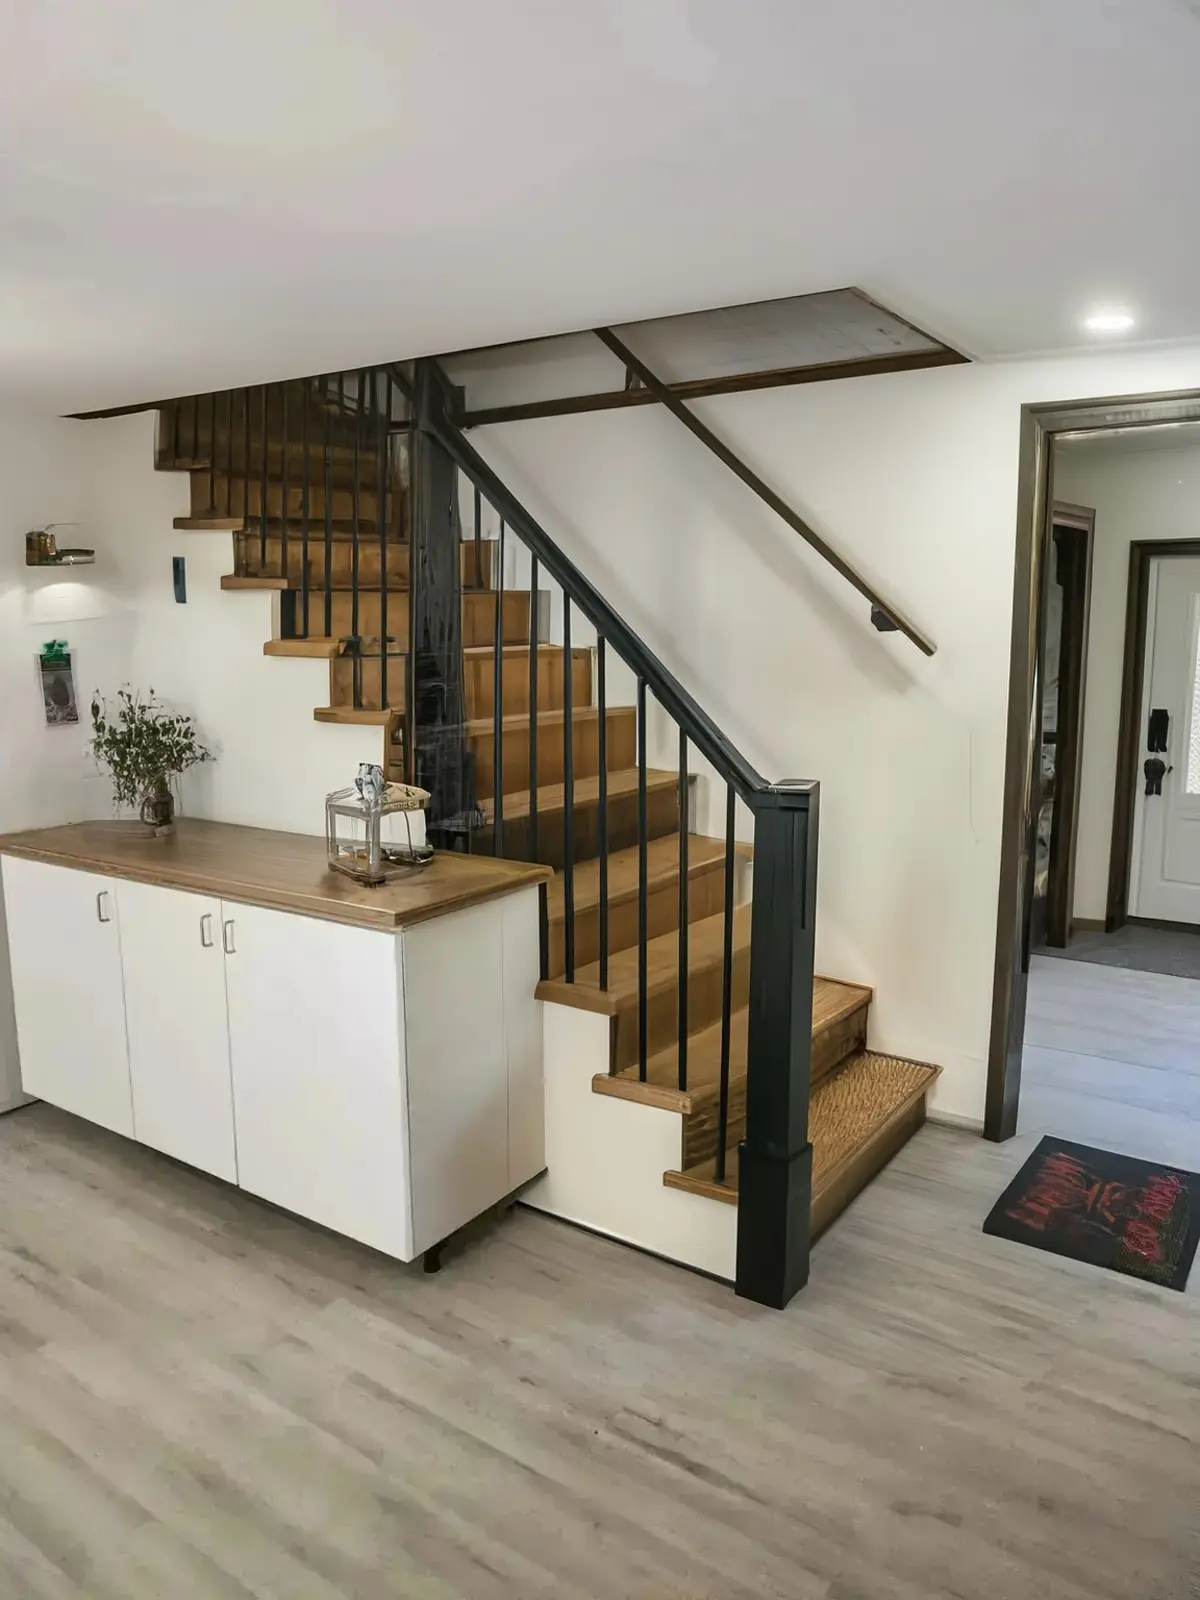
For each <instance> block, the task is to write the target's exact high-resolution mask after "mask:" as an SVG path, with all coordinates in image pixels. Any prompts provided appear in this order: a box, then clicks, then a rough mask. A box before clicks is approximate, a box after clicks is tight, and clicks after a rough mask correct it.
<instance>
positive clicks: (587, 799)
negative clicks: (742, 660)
mask: <svg viewBox="0 0 1200 1600" xmlns="http://www.w3.org/2000/svg"><path fill="white" fill-rule="evenodd" d="M488 720H490V719H488ZM523 720H524V719H523ZM678 782H679V774H678V773H677V772H664V771H661V770H660V769H658V768H657V767H648V768H647V769H646V793H647V794H650V793H651V792H655V791H658V790H660V789H673V788H674V787H675V786H676V785H677V784H678ZM637 786H638V775H637V768H636V767H630V768H629V769H628V770H624V769H621V770H618V771H616V772H610V773H609V774H608V798H609V799H610V800H614V799H622V798H624V797H625V796H626V795H631V794H633V795H635V794H636V793H637ZM573 788H574V792H575V793H574V799H575V805H576V807H579V806H589V805H595V804H596V803H597V801H598V800H599V798H600V778H599V776H598V775H597V776H593V777H590V778H576V779H575V782H574V785H573ZM565 789H566V786H565V785H564V784H561V783H544V784H541V785H540V786H539V788H538V790H537V807H538V815H539V816H548V815H552V814H553V813H554V812H557V811H562V810H563V809H564V808H565V805H566V793H565ZM493 804H494V802H493V800H492V798H491V796H489V797H488V798H487V799H486V800H481V801H480V802H479V806H480V810H481V811H482V812H483V814H484V817H485V818H486V820H487V821H488V822H489V823H490V822H491V821H492V818H493ZM529 810H530V807H529V790H528V789H514V790H513V792H512V793H511V794H506V795H505V796H504V821H505V822H506V823H509V822H518V821H521V820H522V819H523V818H525V817H527V816H528V815H529ZM577 867H578V864H577Z"/></svg>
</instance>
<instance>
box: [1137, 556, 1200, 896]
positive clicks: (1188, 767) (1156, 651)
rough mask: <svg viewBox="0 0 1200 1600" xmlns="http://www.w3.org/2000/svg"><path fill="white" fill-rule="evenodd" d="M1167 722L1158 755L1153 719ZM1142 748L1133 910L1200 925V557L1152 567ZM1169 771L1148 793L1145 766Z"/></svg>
mask: <svg viewBox="0 0 1200 1600" xmlns="http://www.w3.org/2000/svg"><path fill="white" fill-rule="evenodd" d="M1164 712H1165V713H1166V717H1167V719H1169V720H1168V722H1167V724H1166V726H1167V734H1166V744H1167V748H1166V749H1165V750H1161V751H1152V750H1151V748H1150V744H1151V738H1150V734H1151V726H1152V722H1151V719H1152V716H1154V715H1155V714H1156V713H1157V717H1156V719H1155V720H1156V723H1157V724H1158V725H1159V726H1160V727H1161V725H1162V722H1163V717H1162V714H1163V713H1164ZM1140 731H1141V744H1140V747H1139V748H1140V751H1141V754H1140V756H1139V761H1138V775H1137V798H1136V801H1135V807H1134V860H1133V873H1132V882H1133V885H1134V895H1133V897H1132V901H1133V903H1132V904H1131V905H1130V907H1129V909H1130V912H1131V913H1132V914H1133V915H1134V916H1138V917H1152V918H1155V919H1159V920H1162V921H1165V922H1196V923H1200V558H1196V557H1179V556H1163V557H1160V558H1159V559H1158V560H1156V561H1155V562H1154V563H1153V565H1152V567H1151V570H1150V586H1149V604H1148V615H1147V618H1146V661H1145V668H1144V673H1143V692H1142V706H1141V729H1140ZM1147 760H1158V761H1161V762H1163V763H1164V764H1165V766H1166V768H1167V771H1166V772H1165V773H1164V774H1163V776H1162V793H1161V794H1150V795H1148V794H1147V793H1146V778H1145V775H1144V771H1143V763H1144V762H1146V761H1147Z"/></svg>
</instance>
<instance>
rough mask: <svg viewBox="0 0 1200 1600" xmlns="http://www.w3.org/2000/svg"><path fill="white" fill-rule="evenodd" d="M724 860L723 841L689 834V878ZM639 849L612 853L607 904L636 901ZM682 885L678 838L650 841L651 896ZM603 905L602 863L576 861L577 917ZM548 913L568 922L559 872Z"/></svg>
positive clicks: (548, 887) (670, 836) (550, 917)
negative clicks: (670, 887)
mask: <svg viewBox="0 0 1200 1600" xmlns="http://www.w3.org/2000/svg"><path fill="white" fill-rule="evenodd" d="M747 849H748V847H747V846H742V847H741V850H740V851H738V850H737V849H736V848H735V854H738V855H740V854H741V853H742V852H744V851H746V850H747ZM724 859H725V841H724V839H709V838H706V837H705V836H704V835H702V834H698V833H690V834H689V835H688V877H689V879H690V878H693V877H697V876H699V874H700V873H702V872H703V871H704V870H705V869H706V868H707V867H710V866H712V864H713V863H714V862H721V861H724ZM638 876H639V865H638V847H637V845H630V846H629V847H628V848H627V849H625V850H610V851H609V855H608V903H609V905H610V906H612V905H617V904H619V903H620V902H622V901H624V900H632V899H634V898H636V896H637V892H638ZM678 881H679V835H678V834H677V833H669V834H666V835H664V837H663V838H661V839H650V840H649V841H648V842H647V845H646V886H647V890H648V891H649V892H651V893H652V892H653V891H654V890H655V889H657V888H661V887H662V885H663V884H664V883H673V882H674V883H677V882H678ZM599 904H600V862H599V860H598V859H597V858H595V857H593V858H592V859H591V860H590V861H577V862H576V863H575V913H576V915H578V914H579V913H580V912H581V911H590V910H592V909H594V908H595V907H596V906H598V905H599ZM546 910H547V915H548V920H549V922H550V923H551V925H553V924H554V923H556V922H564V921H565V920H566V908H565V889H564V887H563V875H562V873H561V872H556V873H555V875H554V877H553V878H552V879H551V880H550V882H549V883H548V884H547V885H546Z"/></svg>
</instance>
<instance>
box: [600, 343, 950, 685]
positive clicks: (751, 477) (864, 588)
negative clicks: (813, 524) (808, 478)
mask: <svg viewBox="0 0 1200 1600" xmlns="http://www.w3.org/2000/svg"><path fill="white" fill-rule="evenodd" d="M593 331H594V332H595V335H596V337H597V338H598V339H599V340H600V341H601V343H603V344H605V345H607V347H608V348H609V349H610V350H611V351H612V353H613V354H614V355H615V356H616V357H617V359H618V360H619V361H622V362H624V364H625V367H626V369H627V371H629V372H632V373H633V374H634V376H635V377H636V378H637V379H638V380H639V381H640V382H641V383H642V384H644V386H645V387H646V388H647V389H648V390H650V392H651V393H652V394H653V395H654V396H655V397H656V398H657V399H658V400H659V401H660V402H661V403H662V404H663V405H664V406H666V408H667V410H668V411H670V412H671V413H672V414H673V415H674V416H676V417H678V419H679V421H680V422H682V423H683V425H684V427H685V428H687V429H689V430H690V432H692V433H694V434H695V436H696V438H697V439H699V440H700V442H701V444H703V445H707V447H708V448H709V449H710V450H711V451H712V453H713V455H715V456H716V457H717V459H718V460H719V461H722V462H724V464H725V465H726V466H727V467H728V468H729V470H730V471H731V472H733V473H735V474H736V475H737V476H738V477H739V478H740V479H741V480H742V482H743V483H744V484H745V485H746V486H747V488H749V489H753V491H754V493H755V494H756V495H757V496H758V497H759V499H760V500H763V501H765V502H766V504H767V505H769V506H770V508H771V510H772V511H774V512H775V514H776V515H777V516H779V517H782V518H783V520H784V522H786V523H787V525H788V527H789V528H792V529H793V530H794V531H795V532H796V533H798V534H799V535H800V537H801V538H802V539H803V540H804V541H805V543H806V544H809V545H811V546H812V548H813V549H814V550H815V551H816V552H817V554H818V555H819V556H822V557H823V558H824V559H825V560H826V561H828V563H829V565H830V566H831V567H832V568H833V569H834V571H835V572H838V573H840V574H841V576H842V577H843V578H845V580H846V582H847V583H849V584H851V585H852V586H853V587H854V588H855V589H857V590H858V592H859V594H861V595H862V596H863V597H864V599H866V600H868V601H869V602H870V604H871V608H872V613H879V615H880V616H881V617H882V618H884V619H886V623H891V624H893V625H894V626H895V628H896V630H897V631H898V632H900V633H902V634H904V636H905V638H907V639H911V640H912V642H913V644H915V645H916V647H917V649H918V650H920V651H922V652H923V653H924V654H925V655H927V656H931V655H933V654H934V652H935V650H936V649H937V646H936V645H934V644H933V643H931V642H930V640H928V639H927V638H926V637H925V635H924V634H923V633H922V632H921V631H920V629H919V628H917V627H915V626H914V625H913V624H912V623H911V622H909V621H908V620H907V619H906V618H905V616H904V615H903V613H902V612H900V611H898V610H897V609H896V607H895V606H893V605H891V604H890V603H889V602H888V601H886V600H885V599H884V598H883V597H882V595H880V594H877V593H876V591H875V590H874V589H872V587H871V585H870V584H869V583H868V582H867V581H866V579H865V578H863V577H860V576H859V574H858V573H857V572H855V570H854V568H853V567H852V566H851V565H850V564H849V562H848V561H846V560H844V559H843V557H841V556H840V555H838V553H837V551H836V550H834V549H833V548H832V546H831V545H829V544H827V543H826V542H825V540H824V539H822V537H821V535H820V534H819V533H817V532H816V530H815V529H814V528H810V527H809V525H808V523H807V522H805V520H804V518H803V517H802V516H801V515H800V514H799V512H797V511H795V510H793V509H792V507H791V506H790V505H788V503H787V501H786V500H784V499H783V498H782V497H781V496H780V495H778V494H776V493H775V491H774V489H772V488H771V487H770V485H769V484H767V483H764V481H763V480H762V478H760V477H759V475H758V473H757V472H755V471H754V470H753V468H751V467H748V466H747V465H746V463H745V462H744V461H743V460H742V458H741V457H740V456H739V455H737V454H735V452H734V451H732V450H731V449H730V448H729V446H728V445H727V444H726V443H725V442H724V440H723V439H720V438H718V437H717V435H716V434H715V433H714V432H713V431H712V429H711V428H709V427H707V426H706V425H705V424H704V423H703V422H701V421H700V418H699V417H698V416H696V414H695V412H694V411H691V410H690V409H689V408H688V406H686V405H685V404H684V402H683V401H682V400H681V399H680V398H679V396H678V395H677V394H675V392H674V391H673V390H672V389H671V387H670V385H669V384H666V383H664V382H663V381H662V379H661V378H660V377H659V376H658V375H657V373H655V372H654V371H653V370H652V368H650V367H648V366H647V365H646V363H645V362H644V361H642V360H640V359H639V358H638V357H637V356H635V355H634V353H633V351H632V350H631V349H630V348H629V346H628V345H627V344H625V343H624V342H623V341H622V340H621V339H619V338H618V337H617V335H616V334H615V333H614V332H613V331H612V329H611V328H596V329H594V330H593ZM872 620H875V618H874V616H873V619H872ZM886 623H885V626H886ZM876 626H879V623H878V621H876Z"/></svg>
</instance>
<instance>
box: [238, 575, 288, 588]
mask: <svg viewBox="0 0 1200 1600" xmlns="http://www.w3.org/2000/svg"><path fill="white" fill-rule="evenodd" d="M221 587H222V589H227V590H228V589H273V590H282V589H290V588H291V584H290V583H289V582H288V581H287V579H286V578H258V577H254V578H244V577H242V576H240V574H238V573H236V572H227V573H225V575H224V576H223V577H222V579H221Z"/></svg>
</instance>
